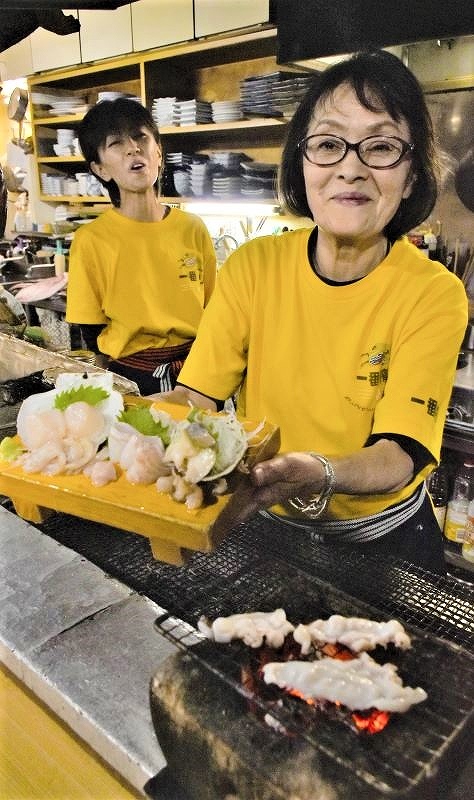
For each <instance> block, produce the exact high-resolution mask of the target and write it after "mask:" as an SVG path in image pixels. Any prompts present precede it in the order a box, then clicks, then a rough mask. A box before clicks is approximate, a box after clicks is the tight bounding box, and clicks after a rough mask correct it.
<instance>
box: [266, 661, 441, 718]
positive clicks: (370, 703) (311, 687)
mask: <svg viewBox="0 0 474 800" xmlns="http://www.w3.org/2000/svg"><path fill="white" fill-rule="evenodd" d="M262 672H263V677H264V680H265V682H266V683H269V684H270V683H274V684H276V685H277V686H279V687H280V688H281V689H284V690H286V691H288V692H290V693H295V694H296V695H297V696H300V697H302V698H303V699H305V700H306V701H307V702H308V701H309V700H311V699H318V700H328V701H330V702H332V703H342V704H343V705H344V706H346V707H347V708H350V709H352V710H358V711H363V710H365V709H369V708H378V709H383V710H384V711H392V712H404V711H408V709H409V708H410V707H411V706H412V705H415V704H417V703H421V702H423V701H424V700H426V698H427V694H426V692H425V690H424V689H422V688H420V687H417V688H415V689H414V688H412V687H411V686H404V685H403V682H402V679H401V678H400V676H399V675H398V673H397V667H396V666H395V664H390V663H387V664H383V665H380V664H378V663H377V662H376V661H374V659H373V658H371V656H369V655H368V653H361V655H360V656H359V657H358V658H354V659H351V660H350V661H339V660H338V659H334V658H322V659H320V660H319V661H279V662H276V661H271V662H269V663H267V664H265V665H264V666H263V667H262Z"/></svg>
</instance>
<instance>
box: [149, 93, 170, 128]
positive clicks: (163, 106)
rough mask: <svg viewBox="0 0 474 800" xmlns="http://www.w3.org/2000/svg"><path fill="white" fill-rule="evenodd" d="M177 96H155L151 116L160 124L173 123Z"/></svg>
mask: <svg viewBox="0 0 474 800" xmlns="http://www.w3.org/2000/svg"><path fill="white" fill-rule="evenodd" d="M175 105H176V97H155V99H154V100H153V102H152V104H151V116H152V117H153V119H154V121H155V122H156V124H157V125H158V127H160V126H165V125H173V114H174V108H175Z"/></svg>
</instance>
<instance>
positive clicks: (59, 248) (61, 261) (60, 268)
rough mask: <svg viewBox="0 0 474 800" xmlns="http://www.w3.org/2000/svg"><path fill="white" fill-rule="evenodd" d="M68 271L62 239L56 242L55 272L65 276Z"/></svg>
mask: <svg viewBox="0 0 474 800" xmlns="http://www.w3.org/2000/svg"><path fill="white" fill-rule="evenodd" d="M65 271H66V256H65V255H64V252H63V243H62V241H61V239H58V240H57V242H56V252H55V254H54V272H55V274H56V275H63V273H64V272H65Z"/></svg>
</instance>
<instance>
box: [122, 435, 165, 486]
mask: <svg viewBox="0 0 474 800" xmlns="http://www.w3.org/2000/svg"><path fill="white" fill-rule="evenodd" d="M158 441H161V440H158ZM120 466H121V467H122V468H123V469H125V470H126V475H127V480H129V481H130V483H144V484H148V483H154V482H155V481H156V480H157V478H159V477H160V476H163V475H168V474H169V473H170V471H171V470H170V467H169V466H168V465H167V464H164V463H163V454H162V452H160V448H159V447H157V445H156V443H155V442H152V441H150V440H147V439H145V438H143V437H142V438H140V437H138V436H137V437H133V438H132V439H130V440H129V442H128V443H127V444H126V445H125V447H124V449H123V451H122V458H121V459H120Z"/></svg>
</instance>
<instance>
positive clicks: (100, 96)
mask: <svg viewBox="0 0 474 800" xmlns="http://www.w3.org/2000/svg"><path fill="white" fill-rule="evenodd" d="M119 97H125V93H124V92H98V93H97V102H98V103H100V101H101V100H118V98H119Z"/></svg>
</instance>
